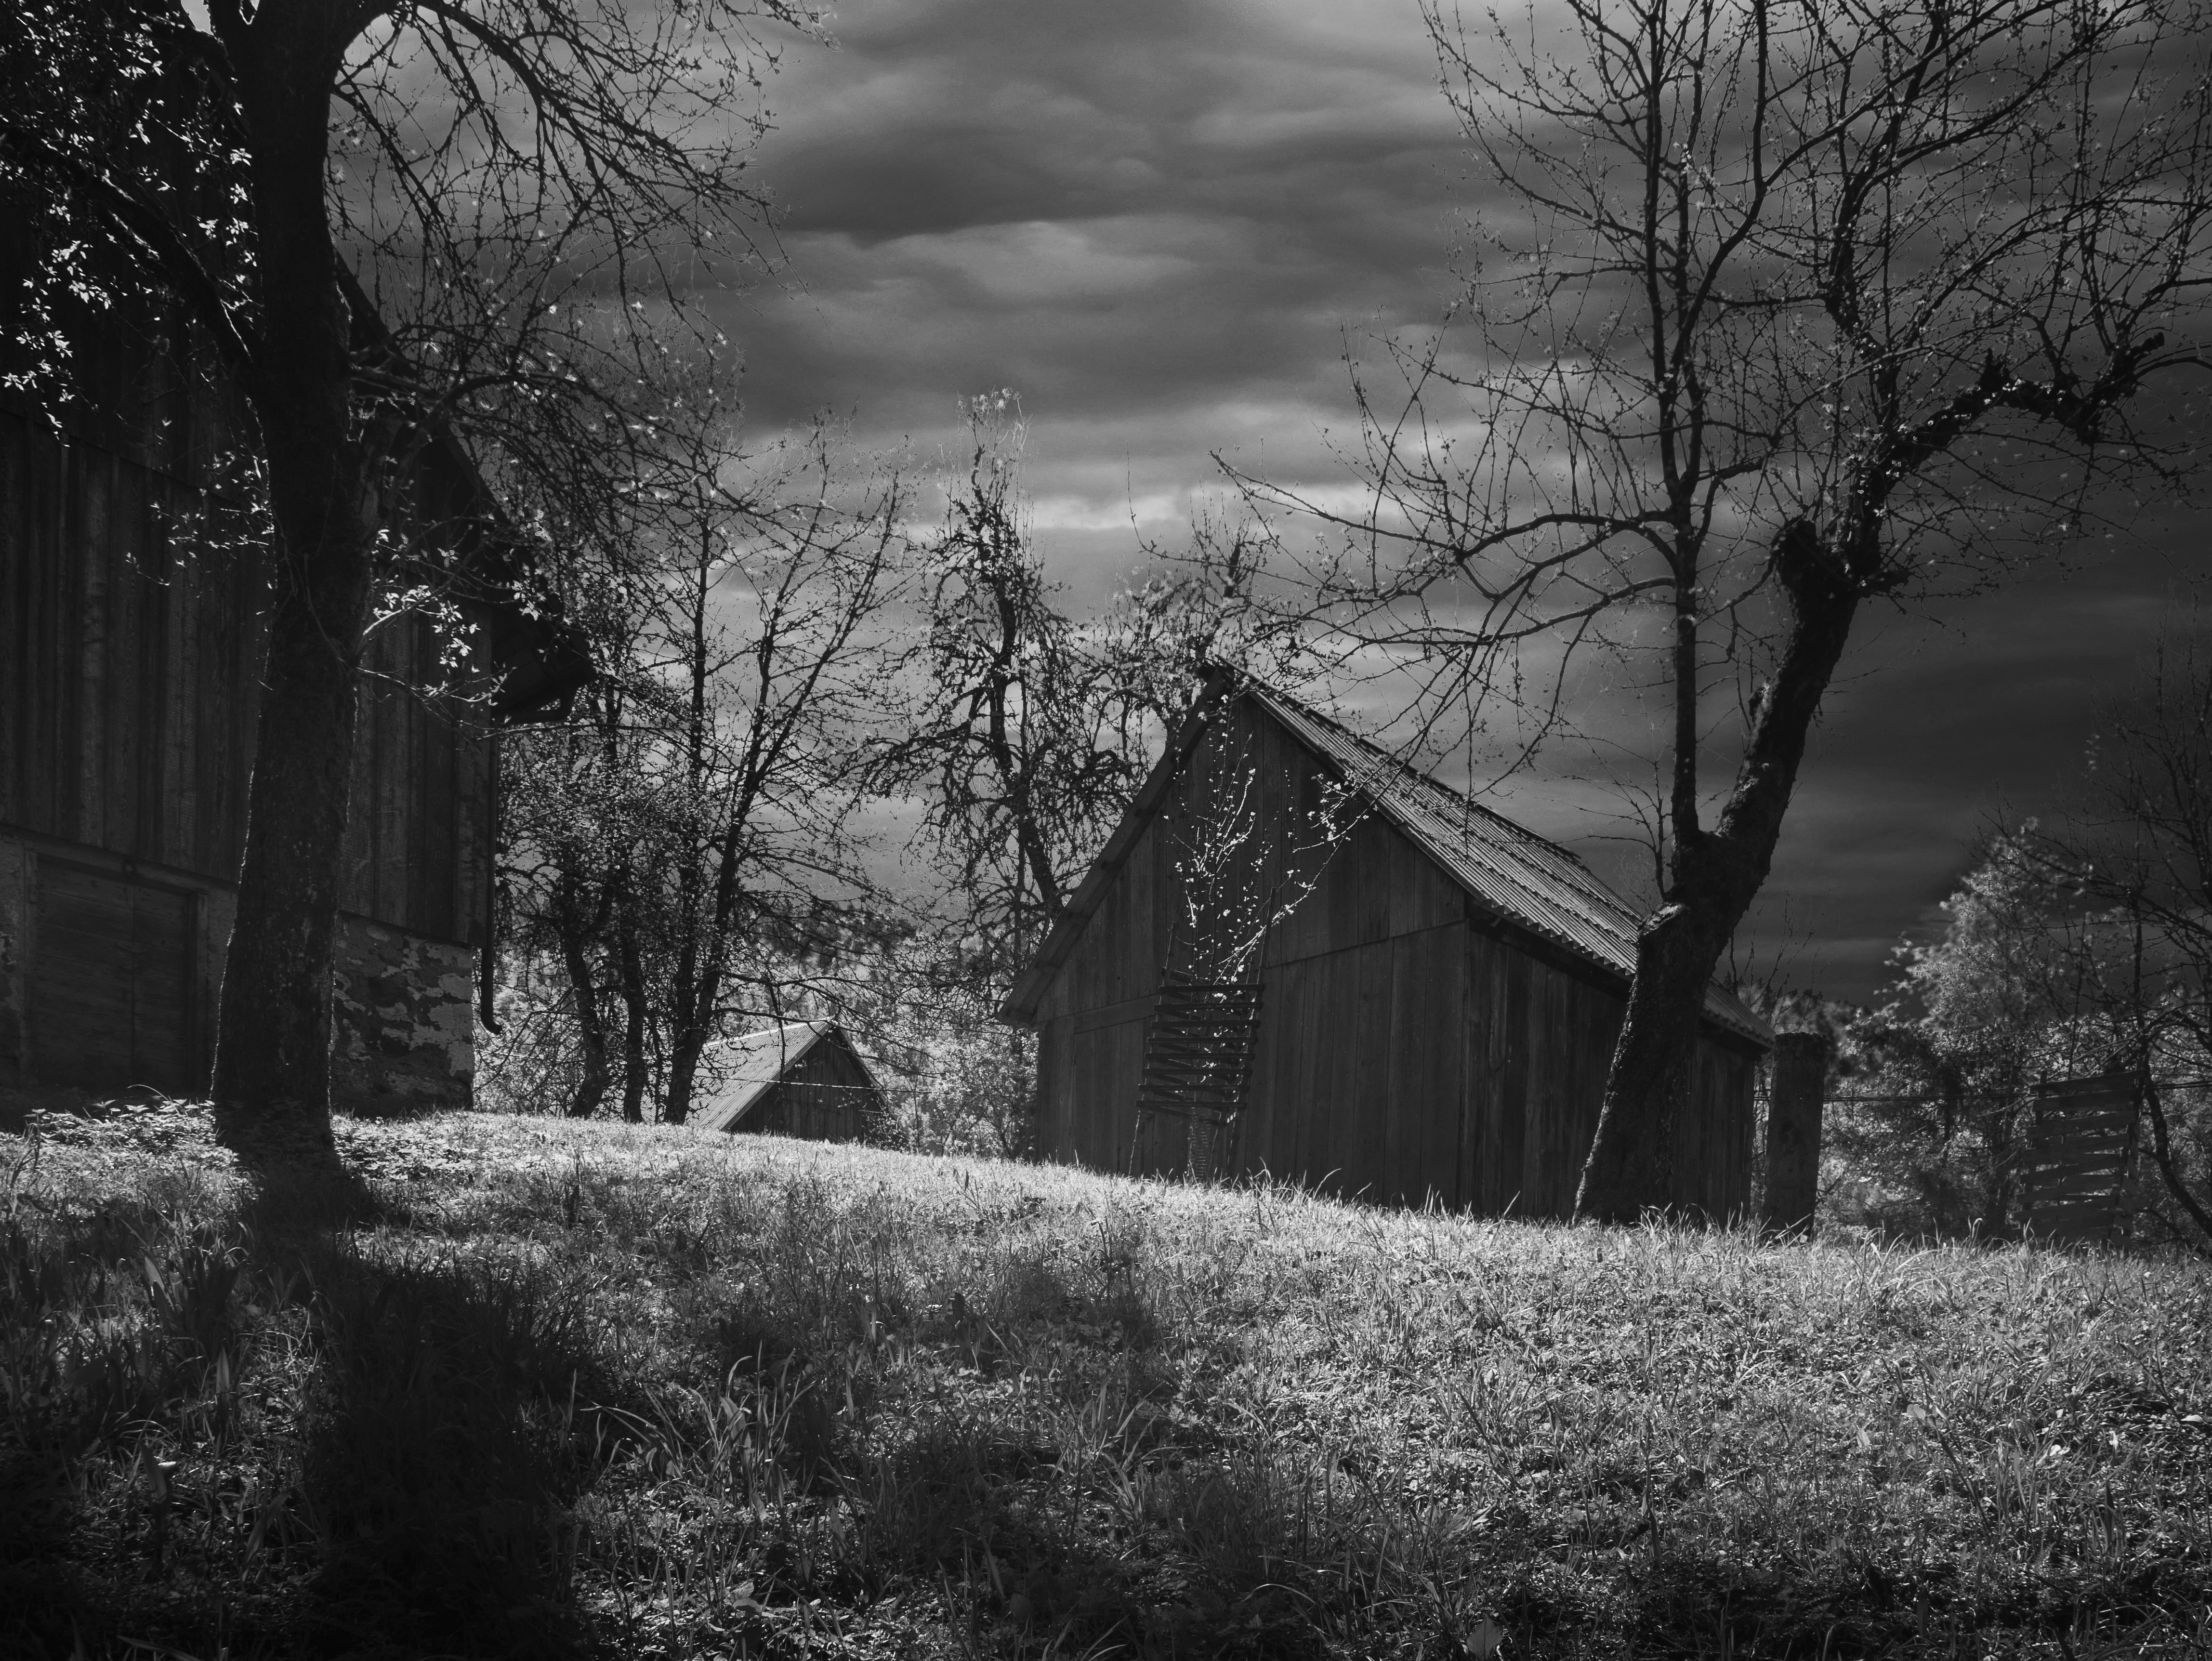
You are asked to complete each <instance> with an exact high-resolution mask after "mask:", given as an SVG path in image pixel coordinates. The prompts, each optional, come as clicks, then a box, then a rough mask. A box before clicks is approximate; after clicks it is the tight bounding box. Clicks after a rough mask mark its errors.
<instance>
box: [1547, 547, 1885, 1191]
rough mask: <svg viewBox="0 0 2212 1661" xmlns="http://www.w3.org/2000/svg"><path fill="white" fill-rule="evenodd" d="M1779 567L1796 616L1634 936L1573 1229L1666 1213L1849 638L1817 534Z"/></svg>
mask: <svg viewBox="0 0 2212 1661" xmlns="http://www.w3.org/2000/svg"><path fill="white" fill-rule="evenodd" d="M1774 563H1775V571H1776V575H1778V577H1779V578H1780V580H1781V582H1782V586H1783V587H1784V590H1786V591H1787V593H1789V596H1790V601H1791V604H1792V606H1793V608H1794V611H1795V616H1794V618H1793V620H1792V622H1791V624H1790V633H1789V636H1788V638H1787V640H1786V642H1785V643H1784V648H1783V653H1782V659H1781V661H1780V663H1779V664H1778V666H1777V667H1776V670H1775V673H1774V678H1773V680H1772V682H1771V684H1770V685H1769V686H1768V687H1767V689H1766V692H1765V698H1764V700H1763V702H1762V703H1761V706H1760V709H1759V717H1758V719H1757V721H1754V722H1753V727H1752V732H1751V739H1750V742H1749V743H1748V744H1747V745H1746V746H1745V749H1744V755H1743V760H1742V763H1741V765H1740V766H1739V767H1738V768H1737V770H1736V778H1735V788H1734V790H1733V791H1731V792H1730V794H1729V800H1728V803H1727V806H1724V807H1723V809H1722V810H1721V816H1720V820H1719V823H1718V824H1716V825H1715V826H1714V828H1713V829H1712V830H1711V831H1699V830H1696V829H1695V828H1694V827H1692V828H1691V829H1690V830H1689V831H1688V833H1687V834H1684V832H1683V831H1681V830H1680V829H1679V828H1678V830H1677V832H1676V837H1675V843H1674V850H1673V862H1672V866H1671V869H1670V872H1669V879H1668V887H1667V892H1666V895H1665V897H1664V903H1663V904H1662V905H1661V907H1660V909H1659V910H1657V911H1656V912H1655V913H1654V914H1653V915H1652V916H1651V917H1650V919H1649V920H1647V921H1646V922H1645V923H1644V928H1643V929H1642V930H1641V931H1640V932H1639V933H1638V935H1637V939H1636V977H1635V980H1634V983H1632V986H1631V987H1630V989H1629V995H1628V1013H1627V1017H1626V1020H1625V1021H1624V1022H1623V1024H1622V1025H1621V1029H1620V1041H1619V1042H1618V1043H1616V1044H1615V1045H1614V1047H1613V1065H1612V1068H1611V1069H1610V1070H1609V1071H1608V1072H1607V1075H1606V1081H1605V1098H1604V1100H1603V1102H1602V1104H1601V1105H1600V1107H1599V1109H1598V1122H1597V1134H1596V1135H1595V1137H1594V1138H1593V1139H1592V1140H1591V1142H1590V1151H1589V1159H1588V1160H1587V1161H1586V1162H1585V1163H1584V1165H1583V1174H1582V1183H1581V1186H1580V1188H1579V1189H1578V1190H1577V1193H1576V1196H1575V1215H1576V1216H1577V1217H1578V1218H1589V1219H1594V1220H1597V1221H1599V1222H1607V1223H1633V1222H1635V1221H1637V1220H1638V1219H1639V1218H1641V1217H1642V1216H1643V1214H1644V1212H1645V1211H1646V1210H1648V1209H1650V1208H1654V1207H1663V1206H1666V1205H1668V1204H1669V1203H1670V1202H1672V1201H1673V1199H1674V1130H1675V1127H1676V1125H1677V1124H1678V1123H1680V1117H1681V1114H1682V1110H1683V1109H1684V1107H1685V1106H1686V1104H1687V1102H1688V1100H1689V1093H1690V1086H1691V1084H1692V1080H1694V1078H1695V1076H1696V1068H1697V1056H1698V1036H1699V1025H1700V1024H1701V1023H1700V1019H1699V1017H1700V1014H1701V1013H1702V1011H1703V1009H1704V1007H1705V988H1706V986H1707V985H1708V984H1709V983H1711V980H1712V976H1713V970H1714V968H1715V967H1716V966H1717V964H1719V962H1720V959H1721V954H1722V953H1723V952H1725V951H1726V950H1727V949H1728V943H1729V939H1730V937H1731V936H1733V935H1734V934H1735V930H1736V926H1737V925H1738V924H1739V923H1741V922H1742V921H1743V915H1744V913H1745V912H1746V911H1747V910H1750V908H1751V903H1752V901H1753V898H1754V897H1756V896H1757V895H1758V893H1759V885H1760V884H1761V883H1763V882H1765V880H1766V873H1767V869H1768V867H1769V866H1770V865H1771V863H1772V862H1773V858H1774V847H1775V843H1777V842H1778V841H1779V840H1780V839H1781V836H1782V820H1783V816H1784V813H1785V812H1787V811H1788V809H1789V806H1790V792H1791V791H1792V790H1793V789H1794V788H1796V782H1797V768H1798V765H1799V764H1800V763H1801V762H1802V760H1803V759H1804V756H1805V740H1806V737H1807V735H1808V733H1810V732H1811V731H1812V727H1813V721H1814V717H1815V716H1816V715H1819V713H1820V699H1821V697H1822V696H1823V695H1824V694H1825V693H1826V691H1827V690H1828V682H1829V680H1830V679H1831V678H1832V677H1833V675H1834V674H1835V671H1836V665H1837V663H1838V660H1840V659H1841V658H1842V656H1843V652H1844V642H1846V641H1847V640H1848V639H1849V638H1850V628H1851V619H1852V618H1853V617H1854V616H1855V615H1856V614H1857V610H1858V592H1857V587H1855V586H1854V585H1853V584H1852V582H1851V581H1850V578H1849V577H1848V576H1847V575H1846V574H1845V568H1844V561H1843V559H1842V558H1841V557H1839V556H1838V555H1837V554H1836V553H1835V552H1834V551H1832V550H1830V549H1829V548H1827V547H1826V546H1825V545H1823V544H1822V543H1821V541H1820V538H1819V536H1818V535H1817V533H1816V532H1814V529H1813V527H1812V526H1809V525H1808V524H1806V523H1805V522H1804V521H1802V520H1793V521H1792V522H1791V523H1790V525H1789V526H1787V527H1785V528H1784V531H1783V532H1782V535H1781V537H1780V538H1779V539H1778V544H1777V546H1776V549H1775V556H1774Z"/></svg>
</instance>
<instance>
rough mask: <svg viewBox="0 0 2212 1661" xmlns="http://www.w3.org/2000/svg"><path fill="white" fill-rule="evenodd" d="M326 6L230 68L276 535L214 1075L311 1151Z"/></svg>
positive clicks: (321, 814)
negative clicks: (241, 143)
mask: <svg viewBox="0 0 2212 1661" xmlns="http://www.w3.org/2000/svg"><path fill="white" fill-rule="evenodd" d="M326 9H327V8H326V7H325V6H321V5H315V4H312V3H302V4H296V5H294V6H289V7H272V8H267V9H264V13H263V15H260V16H259V17H258V18H257V19H256V21H255V23H254V26H253V28H254V47H255V51H254V53H253V58H252V62H250V63H249V64H242V65H240V70H241V71H242V73H241V76H240V79H241V82H243V84H244V85H245V87H246V88H247V89H248V93H247V100H246V102H247V109H246V113H247V119H248V122H249V124H250V131H251V152H252V191H253V194H254V199H255V212H256V216H257V219H258V223H259V225H260V226H261V228H262V229H261V235H260V239H259V242H258V246H257V248H256V251H255V253H256V259H257V262H258V271H257V273H256V276H257V284H256V286H257V289H258V295H259V300H260V307H261V318H262V324H261V332H260V355H259V359H258V364H257V367H256V369H255V371H254V373H253V374H252V377H251V379H250V384H249V386H248V388H247V390H248V392H249V393H250V395H251V396H252V401H253V405H254V408H255V412H256V414H257V416H258V423H259V426H260V429H261V440H262V447H263V453H264V457H265V459H266V462H267V465H268V469H269V472H268V478H269V492H270V507H271V509H272V512H273V514H274V516H275V520H276V545H275V547H274V548H273V549H272V550H271V551H270V552H271V557H270V562H269V569H270V600H271V606H270V629H269V657H268V668H267V671H266V673H265V676H264V681H263V685H262V692H261V717H260V730H259V733H258V740H257V743H256V747H255V751H254V762H253V776H252V785H251V787H250V789H249V791H248V794H247V800H246V855H245V859H244V861H243V863H242V865H241V866H240V871H239V879H238V882H239V891H238V917H237V922H236V925H235V926H234V928H233V930H232V932H231V937H230V946H229V950H228V956H227V957H226V958H225V960H224V966H223V982H222V1008H221V1013H220V1015H219V1018H218V1020H217V1025H216V1061H215V1080H214V1087H215V1095H216V1100H217V1102H218V1104H220V1106H221V1108H222V1111H223V1114H224V1116H225V1119H226V1126H225V1134H226V1135H233V1136H236V1135H246V1136H248V1137H249V1138H252V1139H254V1140H269V1139H270V1137H271V1136H272V1134H273V1138H274V1140H276V1141H280V1142H301V1143H306V1144H308V1145H319V1146H321V1147H328V1145H329V1143H330V1135H331V1133H330V1049H331V942H332V936H333V934H334V931H335V928H336V924H337V906H338V876H339V870H340V862H341V859H342V855H343V841H344V837H345V825H346V808H347V802H346V793H347V787H348V783H349V780H350V777H351V775H352V770H353V745H354V713H355V705H356V698H357V692H358V686H359V666H360V655H361V647H362V635H363V631H364V630H365V628H366V626H367V621H368V604H369V599H370V593H371V588H372V584H373V581H374V553H375V539H376V530H377V524H378V505H377V502H376V499H375V493H374V480H373V469H372V462H373V458H372V454H371V452H370V450H369V449H368V447H367V446H366V445H365V444H364V442H363V441H362V440H361V438H359V437H358V436H357V435H356V432H355V430H354V428H353V423H352V399H351V392H352V386H351V368H350V360H349V350H348V334H349V317H348V313H347V310H346V307H345V303H344V301H343V299H342V297H341V295H340V294H339V289H338V283H337V257H336V253H335V252H334V250H333V248H332V246H331V240H330V232H329V226H328V222H327V220H326V218H325V205H324V177H323V172H324V165H325V134H326V132H327V129H328V122H329V107H328V88H329V86H330V73H329V65H328V64H327V63H326V62H325V58H327V56H328V54H329V52H330V51H331V40H332V38H333V34H332V31H331V27H330V25H331V19H330V18H329V17H327V16H326V15H325V12H326Z"/></svg>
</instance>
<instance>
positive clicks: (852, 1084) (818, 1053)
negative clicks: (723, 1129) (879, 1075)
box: [734, 1041, 883, 1142]
mask: <svg viewBox="0 0 2212 1661" xmlns="http://www.w3.org/2000/svg"><path fill="white" fill-rule="evenodd" d="M882 1105H883V1100H882V1098H881V1097H880V1096H879V1095H878V1092H877V1090H876V1085H875V1080H872V1079H871V1078H870V1077H869V1076H868V1074H867V1070H866V1068H863V1067H862V1066H861V1065H860V1063H859V1062H857V1061H855V1060H854V1058H853V1056H852V1054H851V1052H849V1051H848V1050H846V1049H845V1047H844V1045H843V1044H842V1043H836V1042H833V1041H824V1042H823V1043H817V1044H816V1045H814V1046H813V1048H811V1050H808V1051H807V1052H806V1054H805V1055H804V1056H800V1057H799V1061H798V1062H797V1063H796V1064H795V1065H794V1066H793V1068H791V1070H790V1071H789V1072H788V1073H787V1074H784V1076H783V1079H782V1080H781V1082H780V1083H778V1084H777V1085H775V1087H774V1088H772V1089H771V1090H770V1091H769V1092H768V1094H767V1095H766V1096H764V1097H763V1098H762V1099H761V1101H760V1102H759V1104H757V1105H756V1106H755V1107H754V1108H753V1110H751V1111H750V1112H749V1113H747V1114H746V1115H745V1116H744V1118H743V1119H742V1120H740V1121H739V1122H738V1124H737V1125H736V1126H735V1127H734V1129H736V1130H737V1131H738V1132H739V1133H740V1134H744V1133H747V1132H757V1133H759V1134H762V1135H777V1136H804V1137H806V1138H808V1139H810V1140H811V1141H823V1142H851V1141H860V1139H861V1138H862V1137H864V1136H866V1135H867V1134H868V1129H869V1126H870V1123H871V1121H872V1119H873V1118H874V1116H875V1115H876V1114H877V1113H878V1111H879V1110H881V1108H882Z"/></svg>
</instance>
